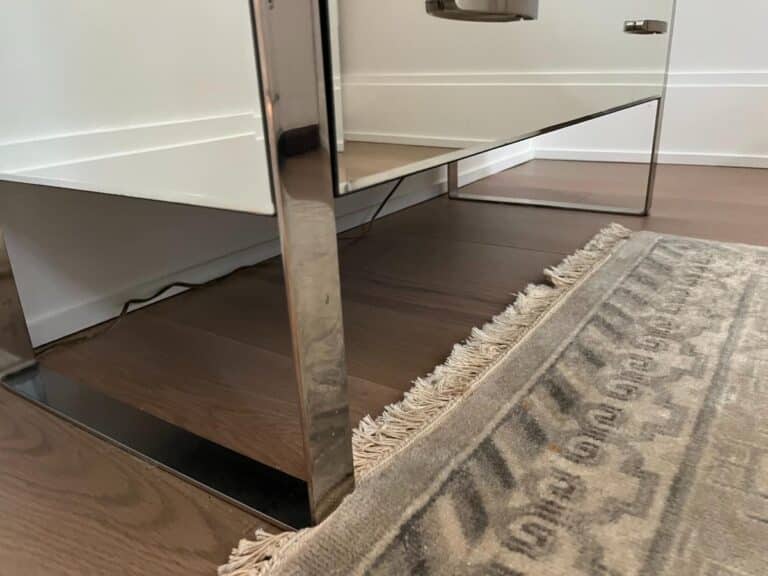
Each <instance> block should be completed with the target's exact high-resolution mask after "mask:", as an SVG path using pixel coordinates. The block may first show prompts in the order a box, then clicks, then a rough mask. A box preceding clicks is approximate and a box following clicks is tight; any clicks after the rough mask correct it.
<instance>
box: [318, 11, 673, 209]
mask: <svg viewBox="0 0 768 576" xmlns="http://www.w3.org/2000/svg"><path fill="white" fill-rule="evenodd" d="M330 4H331V9H330V14H331V20H332V26H331V29H332V33H333V34H336V35H338V38H337V39H336V40H335V41H334V42H333V43H332V46H333V48H334V49H335V50H338V54H336V55H335V56H334V58H333V61H334V62H335V63H336V64H335V69H334V71H333V72H334V75H333V81H334V82H335V99H334V101H335V104H336V107H337V111H336V116H337V121H336V129H337V145H338V151H339V154H338V165H339V174H340V178H339V179H340V192H341V193H342V194H344V193H349V192H353V191H356V190H360V189H364V188H367V187H369V186H372V185H374V184H376V183H379V182H382V181H387V180H392V179H395V178H398V177H400V176H402V175H404V174H408V173H413V172H416V171H419V170H424V169H427V168H429V167H432V166H438V165H441V164H446V163H448V162H450V161H453V160H457V159H459V158H466V157H469V156H472V155H475V154H477V153H479V152H482V151H486V150H490V149H493V148H496V147H498V146H501V145H505V144H510V143H515V142H519V141H522V140H527V139H532V138H533V137H535V136H538V135H541V134H545V133H548V132H551V131H556V130H559V129H562V128H565V127H569V126H572V125H575V124H578V123H582V122H587V121H591V120H593V121H594V122H595V123H596V122H597V120H596V118H599V117H601V116H604V115H606V114H611V113H613V112H621V111H625V110H627V109H628V108H631V107H634V106H639V107H643V109H644V110H647V107H644V105H647V106H648V107H657V104H658V102H659V101H660V100H661V99H662V97H663V95H664V89H665V84H666V72H667V61H668V51H669V39H670V34H669V32H670V27H671V23H672V19H673V10H674V2H673V0H620V1H617V2H598V1H592V0H580V1H570V0H568V1H567V0H455V1H453V0H434V1H432V0H425V1H414V0H390V1H388V2H379V1H377V0H331V2H330ZM631 119H632V121H631V123H629V124H627V123H626V122H625V120H626V117H625V119H624V120H616V121H614V122H613V123H612V124H610V125H608V124H605V126H603V128H605V129H610V130H612V131H613V132H614V136H615V137H616V139H615V142H613V143H612V144H611V146H610V148H611V149H616V147H617V146H629V147H630V149H631V150H632V151H633V152H635V153H636V154H634V155H633V156H632V158H629V156H628V155H626V156H625V158H624V159H631V160H632V161H633V162H634V163H637V164H643V163H645V164H646V165H648V164H649V162H650V157H651V153H652V148H653V140H654V138H653V134H654V131H655V127H656V121H657V114H656V113H655V112H654V113H651V114H645V113H643V114H640V113H638V114H634V115H632V116H631ZM599 130H600V127H597V128H595V131H599ZM649 133H650V134H651V136H650V138H649V137H648V134H649ZM603 140H605V137H603ZM548 147H549V148H551V147H552V145H550V146H548ZM622 150H624V151H627V149H626V148H622ZM584 156H585V155H584V154H582V155H580V156H579V155H574V157H577V158H579V159H583V158H584ZM601 160H606V161H615V160H616V156H615V155H614V158H613V159H610V158H604V159H601ZM646 176H647V175H646Z"/></svg>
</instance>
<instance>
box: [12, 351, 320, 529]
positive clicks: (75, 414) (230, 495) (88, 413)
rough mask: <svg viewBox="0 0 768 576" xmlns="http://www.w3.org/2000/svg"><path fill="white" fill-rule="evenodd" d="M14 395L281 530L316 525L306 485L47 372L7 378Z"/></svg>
mask: <svg viewBox="0 0 768 576" xmlns="http://www.w3.org/2000/svg"><path fill="white" fill-rule="evenodd" d="M2 383H3V385H4V386H5V387H6V388H7V389H8V390H10V391H11V392H13V393H15V394H18V395H19V396H21V397H22V398H24V399H26V400H29V401H31V402H33V403H34V404H36V405H38V406H41V407H42V408H45V409H46V410H48V411H50V412H52V413H54V414H55V415H57V416H59V417H62V418H64V419H65V420H67V421H69V422H70V423H72V424H75V425H77V426H79V427H81V428H83V429H85V430H86V431H88V432H91V433H93V434H95V435H96V436H98V437H100V438H102V439H103V440H106V441H108V442H111V443H112V444H115V445H116V446H118V447H120V448H123V449H125V450H127V451H129V452H130V453H132V454H133V455H134V456H137V457H139V458H141V459H143V460H145V461H147V462H150V463H151V464H154V465H157V466H159V467H161V468H163V469H164V470H166V471H168V472H171V473H172V474H175V475H177V476H179V477H181V478H182V479H184V480H186V481H189V482H191V483H193V484H195V485H197V486H198V487H200V488H203V489H204V490H206V491H208V492H210V493H212V494H214V495H215V496H217V497H219V498H223V499H224V500H227V501H228V502H230V503H232V504H235V505H237V506H238V507H240V508H243V509H245V510H246V511H248V512H250V513H252V514H254V515H255V516H259V517H261V518H263V519H265V520H267V521H268V522H269V523H271V524H273V525H275V526H278V527H281V528H288V529H290V528H304V527H307V526H309V525H310V524H311V514H310V507H309V493H308V490H307V483H306V482H304V481H303V480H301V479H299V478H295V477H293V476H290V475H288V474H285V473H284V472H281V471H279V470H276V469H274V468H271V467H269V466H266V465H264V464H261V463H260V462H257V461H255V460H252V459H251V458H248V457H247V456H243V455H242V454H239V453H237V452H235V451H233V450H230V449H228V448H225V447H223V446H220V445H218V444H216V443H215V442H211V441H210V440H207V439H205V438H203V437H201V436H198V435H196V434H194V433H192V432H189V431H188V430H184V429H183V428H180V427H178V426H174V425H173V424H170V423H169V422H166V421H165V420H162V419H160V418H157V417H155V416H152V415H151V414H148V413H146V412H143V411H142V410H139V409H137V408H134V407H133V406H130V405H128V404H124V403H122V402H119V401H117V400H115V399H113V398H110V397H109V396H106V395H105V394H102V393H101V392H99V391H97V390H95V389H93V388H90V387H89V386H86V385H83V384H79V383H77V382H74V381H72V380H70V379H69V378H66V377H64V376H62V375H60V374H58V373H56V372H53V371H51V370H48V369H46V368H44V367H40V366H33V367H30V368H26V369H24V370H21V371H19V372H16V373H14V374H10V375H6V376H5V377H4V378H3V380H2Z"/></svg>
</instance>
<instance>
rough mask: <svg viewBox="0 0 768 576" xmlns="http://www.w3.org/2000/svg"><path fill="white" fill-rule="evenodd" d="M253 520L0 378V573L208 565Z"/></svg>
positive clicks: (182, 570)
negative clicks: (78, 425)
mask: <svg viewBox="0 0 768 576" xmlns="http://www.w3.org/2000/svg"><path fill="white" fill-rule="evenodd" d="M256 525H258V521H256V520H255V519H254V518H253V517H251V516H250V515H248V514H246V513H244V512H242V511H240V510H239V509H237V508H234V507H233V506H230V505H229V504H226V503H224V502H222V501H220V500H218V499H216V498H214V497H212V496H210V495H208V494H206V493H204V492H202V491H201V490H199V489H197V488H194V487H193V486H191V485H189V484H186V483H184V482H181V481H180V480H177V479H176V478H175V477H173V476H171V475H169V474H167V473H165V472H162V471H160V470H158V469H156V468H153V467H152V466H150V465H149V464H147V463H145V462H142V461H140V460H138V459H137V458H134V457H133V456H130V455H129V454H127V453H126V452H124V451H122V450H119V449H117V448H114V447H112V446H111V445H109V444H107V443H105V442H103V441H101V440H99V439H97V438H96V437H94V436H91V435H90V434H87V433H86V432H83V431H81V430H80V429H78V428H76V427H74V426H72V425H70V424H67V423H65V422H63V421H62V420H60V419H58V418H56V417H54V416H52V415H49V414H47V413H45V412H43V411H42V410H40V409H38V408H36V407H34V406H32V405H31V404H28V403H27V402H26V401H24V400H22V399H20V398H17V397H16V396H14V395H13V394H11V393H10V392H8V391H6V390H5V389H4V388H0V574H2V575H3V576H21V575H24V576H36V575H41V576H43V575H45V576H52V575H56V576H59V575H62V576H63V575H66V576H87V575H91V574H93V575H96V574H98V575H104V574H115V575H117V574H120V575H136V576H146V575H148V574H166V575H169V574H174V575H175V574H178V575H182V574H183V575H190V574H212V573H214V571H215V567H216V566H217V565H218V564H219V563H220V562H221V561H222V559H224V558H226V555H227V552H228V551H229V549H230V548H231V547H232V545H233V544H234V543H235V542H237V540H238V538H240V537H242V536H243V535H245V534H247V533H248V532H249V531H250V530H251V529H253V528H254V527H255V526H256ZM265 527H266V526H265Z"/></svg>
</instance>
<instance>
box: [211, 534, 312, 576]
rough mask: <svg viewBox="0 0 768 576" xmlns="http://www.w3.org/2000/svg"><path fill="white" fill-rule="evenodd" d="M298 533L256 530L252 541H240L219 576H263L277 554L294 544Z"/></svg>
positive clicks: (221, 568) (272, 564)
mask: <svg viewBox="0 0 768 576" xmlns="http://www.w3.org/2000/svg"><path fill="white" fill-rule="evenodd" d="M302 533H303V531H300V532H282V533H280V534H270V533H269V532H265V531H264V530H256V532H255V534H254V539H253V540H246V539H242V540H240V543H239V544H238V545H237V548H235V549H233V550H232V553H231V554H230V556H229V563H228V564H226V565H224V566H221V567H220V568H219V576H264V575H265V574H267V573H268V572H269V570H271V569H272V567H273V566H274V562H275V559H276V556H277V554H278V552H280V551H282V550H284V549H285V548H286V547H288V546H289V545H292V544H295V543H296V541H297V540H298V536H299V535H301V534H302Z"/></svg>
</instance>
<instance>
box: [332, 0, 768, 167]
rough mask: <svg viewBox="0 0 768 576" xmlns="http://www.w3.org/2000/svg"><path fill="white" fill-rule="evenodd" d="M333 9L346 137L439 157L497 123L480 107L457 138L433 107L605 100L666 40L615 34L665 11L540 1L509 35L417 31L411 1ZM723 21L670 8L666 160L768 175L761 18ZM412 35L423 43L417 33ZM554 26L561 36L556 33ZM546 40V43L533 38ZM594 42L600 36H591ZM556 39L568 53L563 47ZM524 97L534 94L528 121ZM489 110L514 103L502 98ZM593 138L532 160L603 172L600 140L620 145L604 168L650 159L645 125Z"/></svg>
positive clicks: (497, 30)
mask: <svg viewBox="0 0 768 576" xmlns="http://www.w3.org/2000/svg"><path fill="white" fill-rule="evenodd" d="M341 3H342V4H341V5H342V12H341V13H342V41H343V43H344V46H343V48H344V49H343V55H344V61H343V64H344V82H343V83H344V94H345V108H346V111H347V117H346V126H345V129H346V131H347V134H348V135H349V136H350V137H351V139H357V140H374V141H388V142H409V143H425V144H427V143H428V144H433V145H439V144H441V143H442V144H445V145H461V144H462V143H471V142H473V141H476V139H483V137H484V136H486V133H487V132H490V130H491V129H492V127H493V126H494V121H496V125H501V121H499V116H500V114H502V113H503V112H502V111H500V107H499V106H488V105H485V104H483V105H478V106H476V107H474V108H473V109H472V114H471V118H468V119H467V121H466V124H462V123H461V122H460V121H459V120H460V119H461V118H463V117H464V116H462V114H461V112H460V111H458V110H460V108H457V105H456V103H453V104H450V106H452V107H453V110H454V112H453V113H451V108H450V107H449V108H443V107H441V105H440V103H441V102H442V103H445V102H450V101H451V99H456V98H457V96H454V95H452V93H461V92H464V93H466V94H469V96H467V97H466V98H465V99H464V107H465V108H466V107H468V106H470V105H471V102H472V101H475V102H483V103H488V102H493V101H494V96H493V95H494V94H500V93H504V92H506V93H508V94H513V95H514V98H517V100H516V102H517V106H516V107H508V109H509V112H508V114H510V115H514V114H515V113H517V111H518V110H521V109H522V110H523V112H522V116H523V117H528V116H530V114H531V113H533V114H536V113H541V110H542V109H550V108H551V107H548V106H546V102H545V103H544V104H545V105H542V100H541V96H540V95H541V93H542V90H544V92H545V93H546V94H549V95H551V96H552V98H553V99H555V100H558V99H559V100H560V101H561V102H562V104H563V105H564V106H565V107H566V108H567V107H568V106H570V105H572V103H573V98H574V95H575V97H576V98H581V99H586V100H589V99H590V98H591V97H592V96H593V95H595V94H597V93H605V90H606V86H613V88H612V89H619V87H621V86H625V87H626V86H628V85H631V84H637V83H643V82H645V81H646V80H644V78H647V77H648V75H647V74H646V72H648V71H649V70H656V69H658V67H659V66H660V64H661V62H662V61H663V58H662V57H661V55H660V54H659V53H657V52H658V48H659V46H662V44H663V40H662V42H661V43H659V42H657V43H656V44H651V43H653V42H656V41H658V40H661V39H659V38H657V39H653V38H648V37H635V38H631V37H630V39H629V40H628V39H627V37H625V36H623V34H622V32H621V30H620V24H621V22H622V21H623V19H625V18H632V17H641V16H643V17H645V16H649V15H650V16H656V15H657V14H664V13H665V7H667V6H669V2H668V0H653V1H651V2H648V1H642V0H631V1H626V2H610V3H606V2H565V1H556V0H547V1H546V2H544V1H543V0H542V11H541V14H540V20H539V21H538V22H528V23H516V24H511V25H509V26H506V25H504V26H506V28H504V26H502V27H498V26H497V27H494V25H488V24H467V23H463V22H446V21H440V20H437V19H432V20H431V21H429V20H425V18H426V17H425V16H424V15H423V13H422V12H423V3H422V2H411V1H410V0H393V1H392V2H388V3H383V2H376V1H375V0H341ZM393 3H397V9H394V8H393ZM722 10H723V4H722V2H716V1H715V0H678V17H677V25H676V31H675V39H674V47H673V51H672V75H671V78H670V89H669V100H668V106H667V113H666V121H665V127H664V132H663V136H664V138H663V142H662V155H661V159H662V161H667V162H690V163H705V164H707V163H713V164H735V165H747V166H763V167H768V126H767V125H766V124H768V114H766V113H765V102H766V97H768V94H766V91H767V90H768V52H767V51H766V50H765V49H764V46H763V44H764V32H763V30H762V28H763V25H764V23H765V22H766V21H768V4H766V3H764V2H749V1H747V0H740V1H739V2H736V3H732V4H729V5H728V7H727V11H728V14H727V17H726V18H724V17H723V13H722ZM393 14H396V15H398V17H393V16H392V15H393ZM400 15H402V16H400ZM661 17H664V16H661ZM345 19H346V20H347V22H346V23H345V22H344V20H345ZM361 22H365V24H361ZM415 22H418V23H419V27H420V30H421V31H422V36H421V37H417V36H416V34H415V33H414V31H413V26H414V25H415V24H414V23H415ZM575 23H578V24H575ZM561 24H562V25H563V26H566V28H563V29H562V30H560V31H559V32H558V31H557V28H558V27H559V26H560V25H561ZM544 29H548V30H550V33H547V34H541V33H540V32H541V31H542V30H544ZM598 29H604V30H606V33H605V34H604V35H595V30H598ZM502 30H506V32H502ZM512 30H514V33H512V32H510V31H512ZM537 31H538V32H537ZM537 34H538V35H537ZM563 37H567V38H570V41H569V42H568V43H567V44H563V43H562V42H561V41H560V40H559V38H563ZM414 38H416V40H415V41H414V40H413V39H414ZM478 46H482V54H478V48H477V47H478ZM638 46H642V47H643V48H642V49H637V47H638ZM649 46H653V48H651V49H650V51H649V49H648V47H649ZM542 85H544V86H545V87H544V88H543V87H542ZM617 85H618V86H617ZM551 86H554V91H553V89H552V88H551ZM521 91H522V92H525V91H527V92H528V93H529V94H531V97H530V99H529V100H528V104H527V105H529V106H530V108H528V109H526V108H525V106H526V101H525V96H524V95H523V96H520V92H521ZM558 91H559V93H558ZM591 95H592V96H591ZM496 98H497V99H498V100H504V99H505V98H506V100H507V101H510V100H511V99H510V98H508V97H507V96H506V94H502V95H500V96H497V97H496ZM393 103H399V104H398V105H397V106H394V105H393ZM409 106H410V108H409ZM398 108H399V110H410V112H408V113H403V112H399V111H398V110H397V109H398ZM421 110H426V112H425V113H422V112H421ZM398 114H399V116H400V117H399V119H398ZM507 121H509V120H508V119H507ZM537 121H538V120H537ZM637 121H638V122H644V120H640V119H639V117H638V120H637ZM596 128H599V129H600V130H607V131H608V132H602V135H600V134H597V132H595V133H594V134H593V135H591V136H590V134H589V133H588V132H585V131H583V130H582V131H581V132H579V134H580V136H579V139H578V141H577V140H576V139H575V136H574V133H573V132H571V134H570V135H563V137H562V138H560V139H558V138H555V137H549V138H548V139H547V141H546V143H545V144H546V145H544V143H541V146H540V150H538V152H537V154H538V155H539V156H540V157H558V158H559V157H567V156H568V155H569V154H570V155H571V157H574V158H585V159H586V158H593V159H599V158H607V156H605V155H601V154H600V152H601V151H603V152H604V151H606V142H605V141H604V137H605V134H611V135H615V136H616V137H618V138H620V141H617V143H616V144H615V145H614V146H613V147H609V148H611V152H612V154H613V156H611V157H613V158H615V157H617V151H618V152H621V155H622V157H623V158H625V159H630V158H632V155H631V154H629V153H630V152H632V151H636V152H639V153H641V155H643V156H645V155H647V152H646V148H645V140H646V136H647V132H648V130H647V127H646V126H645V125H644V126H640V125H639V124H637V125H636V126H634V127H632V126H627V124H626V118H621V119H617V121H616V122H615V124H614V127H613V128H611V127H609V126H608V124H606V123H603V124H602V125H600V126H598V125H597V124H596ZM481 130H485V132H482V131H481ZM473 131H474V132H473ZM633 133H637V134H640V135H641V136H640V138H639V139H638V140H637V141H636V142H630V141H627V139H626V135H627V134H633ZM634 157H635V158H637V159H639V158H640V156H638V155H635V156H634Z"/></svg>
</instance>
